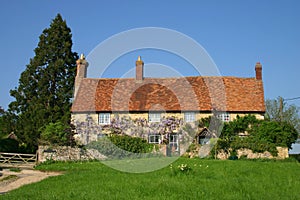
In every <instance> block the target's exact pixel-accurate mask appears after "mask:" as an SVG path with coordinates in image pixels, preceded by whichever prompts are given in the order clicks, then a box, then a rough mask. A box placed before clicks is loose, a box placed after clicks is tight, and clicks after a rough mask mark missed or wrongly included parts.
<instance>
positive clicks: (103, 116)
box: [99, 113, 110, 124]
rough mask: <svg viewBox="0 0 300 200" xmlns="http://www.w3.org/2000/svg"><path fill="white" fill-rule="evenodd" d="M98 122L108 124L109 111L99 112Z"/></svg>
mask: <svg viewBox="0 0 300 200" xmlns="http://www.w3.org/2000/svg"><path fill="white" fill-rule="evenodd" d="M99 124H110V113H99Z"/></svg>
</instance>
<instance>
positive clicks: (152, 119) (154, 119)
mask: <svg viewBox="0 0 300 200" xmlns="http://www.w3.org/2000/svg"><path fill="white" fill-rule="evenodd" d="M149 122H160V113H149Z"/></svg>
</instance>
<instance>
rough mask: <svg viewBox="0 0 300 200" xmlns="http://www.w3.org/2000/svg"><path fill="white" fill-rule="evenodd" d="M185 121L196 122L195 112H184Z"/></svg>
mask: <svg viewBox="0 0 300 200" xmlns="http://www.w3.org/2000/svg"><path fill="white" fill-rule="evenodd" d="M184 121H185V122H194V121H195V113H194V112H186V113H184Z"/></svg>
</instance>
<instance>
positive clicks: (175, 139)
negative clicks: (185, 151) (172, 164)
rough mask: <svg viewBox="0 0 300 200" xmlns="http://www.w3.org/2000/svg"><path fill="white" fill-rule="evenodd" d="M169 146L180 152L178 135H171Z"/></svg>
mask: <svg viewBox="0 0 300 200" xmlns="http://www.w3.org/2000/svg"><path fill="white" fill-rule="evenodd" d="M169 145H170V147H171V149H173V147H174V150H175V151H178V150H179V138H178V135H176V134H174V135H173V134H171V135H170V136H169Z"/></svg>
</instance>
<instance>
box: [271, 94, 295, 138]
mask: <svg viewBox="0 0 300 200" xmlns="http://www.w3.org/2000/svg"><path fill="white" fill-rule="evenodd" d="M299 111H300V109H299V107H297V106H295V105H289V104H287V103H286V102H285V101H284V99H283V98H282V97H278V98H277V99H272V100H270V99H268V100H266V116H265V117H266V119H268V120H271V121H277V122H287V123H290V124H291V125H293V126H294V128H295V129H296V130H297V132H298V133H299V134H300V116H299Z"/></svg>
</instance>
